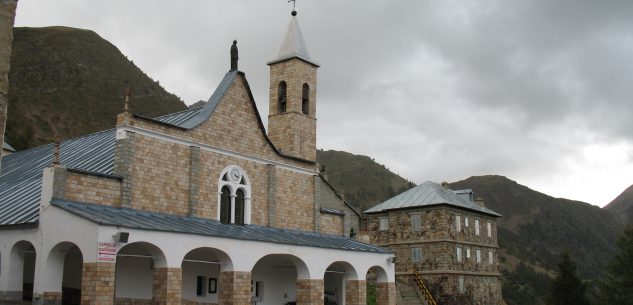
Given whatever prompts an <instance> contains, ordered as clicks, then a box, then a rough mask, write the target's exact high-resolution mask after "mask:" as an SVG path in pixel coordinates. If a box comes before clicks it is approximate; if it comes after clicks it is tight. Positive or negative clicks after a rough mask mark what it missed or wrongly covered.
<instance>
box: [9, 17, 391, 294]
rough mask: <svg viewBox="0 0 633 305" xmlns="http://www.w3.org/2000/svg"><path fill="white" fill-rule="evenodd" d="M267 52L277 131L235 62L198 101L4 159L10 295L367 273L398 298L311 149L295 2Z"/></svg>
mask: <svg viewBox="0 0 633 305" xmlns="http://www.w3.org/2000/svg"><path fill="white" fill-rule="evenodd" d="M268 65H269V66H270V84H271V85H270V101H269V102H270V111H269V113H270V115H269V119H268V122H269V123H268V131H269V132H268V133H266V131H265V129H264V126H263V123H262V120H261V117H260V115H259V113H258V110H257V107H256V105H255V102H254V99H253V95H252V93H251V90H250V86H249V84H248V82H247V79H246V75H245V73H244V72H241V71H239V70H237V69H231V70H230V71H229V72H227V73H226V75H225V76H224V78H223V80H222V81H221V82H220V84H219V85H218V87H217V88H216V89H215V91H214V92H213V94H212V96H211V98H210V99H209V101H208V102H207V103H206V104H205V105H204V106H202V107H198V108H194V109H189V110H186V111H183V112H179V113H174V114H169V115H165V116H162V117H158V118H147V117H144V116H141V115H135V114H131V113H128V112H127V111H125V112H124V113H122V114H120V115H119V116H118V117H117V125H116V127H115V128H114V129H110V130H105V131H102V132H98V133H95V134H91V135H86V136H83V137H79V138H74V139H69V140H65V141H63V142H61V143H57V144H50V145H46V146H42V147H38V148H33V149H29V150H25V151H19V152H15V153H13V154H10V155H7V156H6V157H4V158H3V160H2V163H1V166H2V167H1V172H0V228H1V230H0V264H1V265H0V302H2V300H21V299H26V300H31V301H32V302H33V303H34V304H62V303H64V304H82V305H89V304H95V305H100V304H103V305H105V304H108V305H111V304H116V305H127V304H135V305H136V304H157V305H158V304H240V305H254V304H266V305H277V304H301V305H317V304H318V305H321V304H323V303H324V300H325V299H327V300H336V302H337V304H346V305H357V304H358V305H360V304H365V301H366V291H365V289H366V288H365V287H366V283H365V278H366V274H367V273H368V272H370V273H371V274H372V275H374V274H375V275H376V278H377V282H378V283H377V286H376V291H377V293H376V294H377V299H378V303H379V304H386V305H393V304H395V294H396V290H395V273H394V271H395V265H394V264H393V259H392V257H393V253H392V252H391V251H389V250H388V249H384V248H380V247H377V246H374V245H370V244H365V243H362V242H359V241H357V240H354V239H351V238H349V234H350V231H352V230H351V228H352V227H354V226H356V228H357V219H358V215H357V214H355V213H350V211H351V210H350V209H351V207H350V206H349V205H346V203H345V202H344V200H343V199H342V198H341V197H340V196H338V195H337V194H336V192H335V191H334V190H333V188H332V187H331V186H330V185H329V183H327V181H326V180H325V179H324V177H323V176H322V175H320V173H319V168H318V165H317V164H316V162H315V159H316V118H317V116H316V109H317V107H316V103H317V99H316V97H317V96H316V91H317V83H316V80H317V68H318V67H319V66H318V65H317V64H316V63H315V62H314V61H313V60H312V59H311V58H310V56H309V54H308V52H307V48H306V46H305V43H304V41H303V37H302V35H301V31H300V29H299V25H298V23H297V18H296V17H295V16H294V15H293V17H292V19H291V22H290V26H289V28H288V32H287V34H286V37H285V39H284V43H283V45H282V47H281V50H280V53H279V56H278V57H277V58H275V59H274V60H272V61H270V62H269V63H268ZM127 99H130V96H129V95H128V97H127ZM130 102H132V103H133V99H132V100H131V101H130ZM126 103H128V101H126ZM126 109H127V107H126ZM352 210H353V209H352ZM352 212H353V211H352ZM352 214H354V215H352Z"/></svg>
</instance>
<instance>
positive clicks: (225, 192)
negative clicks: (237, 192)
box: [220, 186, 231, 224]
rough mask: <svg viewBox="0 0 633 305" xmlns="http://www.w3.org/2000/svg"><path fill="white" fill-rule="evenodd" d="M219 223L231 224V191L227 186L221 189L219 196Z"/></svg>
mask: <svg viewBox="0 0 633 305" xmlns="http://www.w3.org/2000/svg"><path fill="white" fill-rule="evenodd" d="M220 222H221V223H224V224H227V223H231V191H230V190H229V187H228V186H224V187H222V192H221V195H220Z"/></svg>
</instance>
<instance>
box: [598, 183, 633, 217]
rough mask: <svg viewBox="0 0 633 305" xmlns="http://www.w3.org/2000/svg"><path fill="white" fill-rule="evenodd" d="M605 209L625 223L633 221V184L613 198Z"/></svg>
mask: <svg viewBox="0 0 633 305" xmlns="http://www.w3.org/2000/svg"><path fill="white" fill-rule="evenodd" d="M604 209H605V210H607V211H609V212H611V213H613V215H616V217H618V219H620V220H621V221H622V223H624V224H627V223H633V185H631V186H629V187H628V188H627V189H626V190H624V192H622V194H620V195H619V196H618V197H616V198H615V199H613V201H611V202H610V203H609V204H607V205H606V206H605V207H604Z"/></svg>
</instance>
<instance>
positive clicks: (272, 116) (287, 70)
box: [268, 11, 319, 161]
mask: <svg viewBox="0 0 633 305" xmlns="http://www.w3.org/2000/svg"><path fill="white" fill-rule="evenodd" d="M268 66H270V99H269V111H268V137H269V138H270V140H271V141H272V142H273V143H274V144H275V146H276V147H277V149H279V150H280V151H281V153H282V154H284V155H288V156H292V157H297V158H301V159H304V160H310V161H316V84H317V68H318V67H319V65H318V64H317V63H316V62H314V61H313V60H312V59H310V55H309V54H308V48H307V47H306V44H305V41H304V40H303V35H302V34H301V29H300V28H299V23H298V22H297V12H296V11H292V17H291V19H290V25H289V26H288V31H287V32H286V37H285V39H284V42H283V44H282V45H281V48H280V49H279V56H277V58H276V59H274V60H272V61H269V62H268Z"/></svg>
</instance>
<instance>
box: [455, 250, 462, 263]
mask: <svg viewBox="0 0 633 305" xmlns="http://www.w3.org/2000/svg"><path fill="white" fill-rule="evenodd" d="M455 249H456V250H455V251H456V254H457V261H458V262H461V261H462V247H457V248H455Z"/></svg>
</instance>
